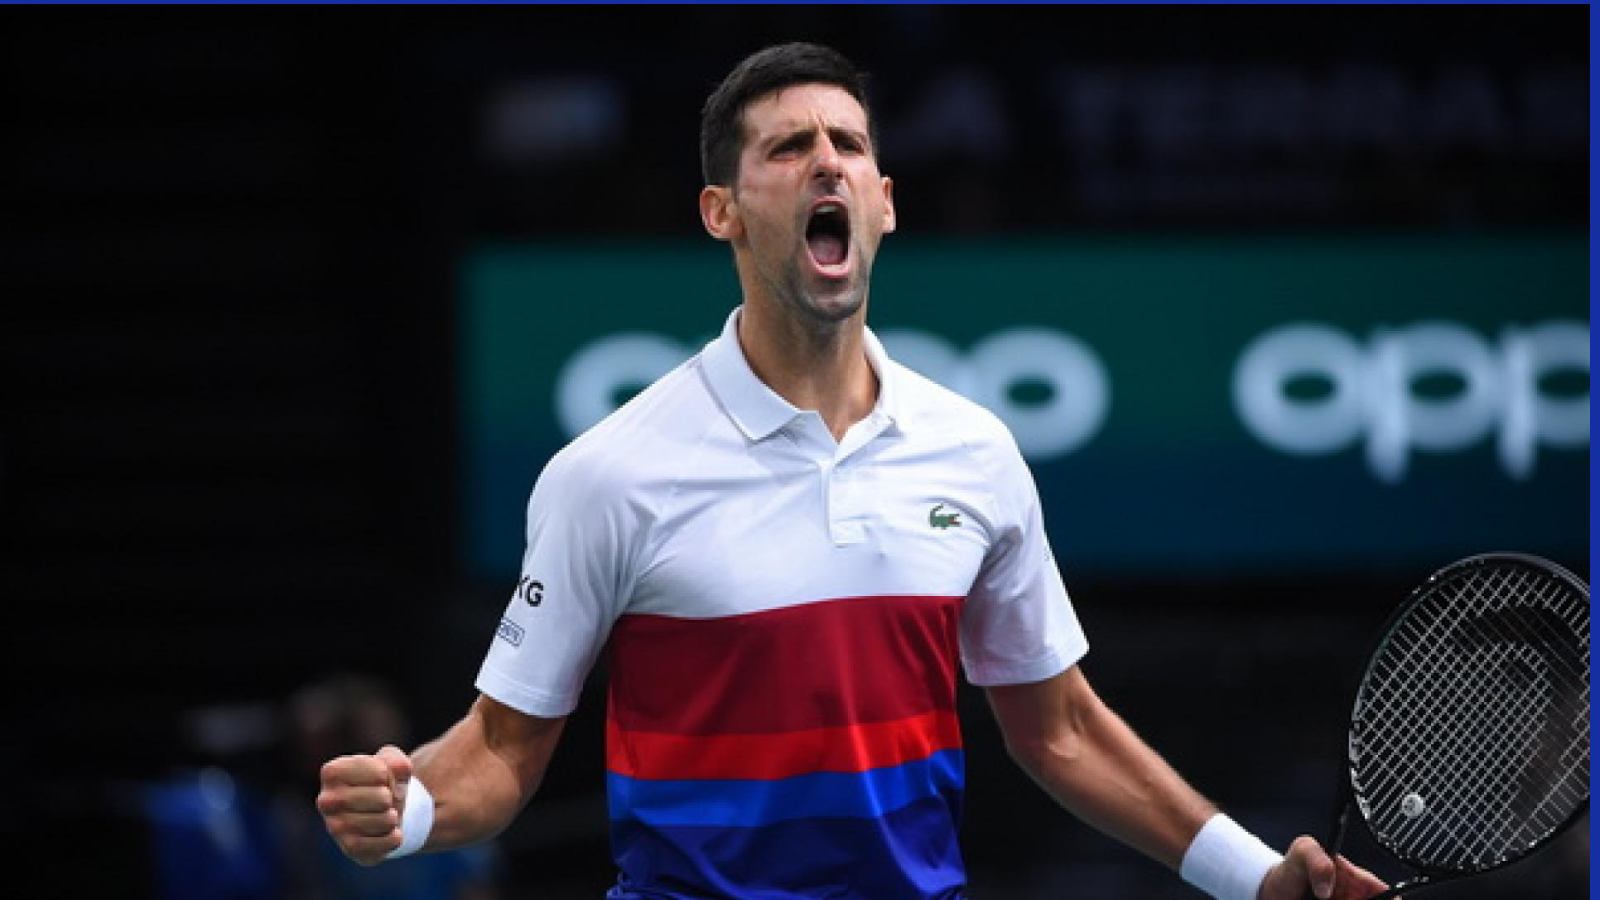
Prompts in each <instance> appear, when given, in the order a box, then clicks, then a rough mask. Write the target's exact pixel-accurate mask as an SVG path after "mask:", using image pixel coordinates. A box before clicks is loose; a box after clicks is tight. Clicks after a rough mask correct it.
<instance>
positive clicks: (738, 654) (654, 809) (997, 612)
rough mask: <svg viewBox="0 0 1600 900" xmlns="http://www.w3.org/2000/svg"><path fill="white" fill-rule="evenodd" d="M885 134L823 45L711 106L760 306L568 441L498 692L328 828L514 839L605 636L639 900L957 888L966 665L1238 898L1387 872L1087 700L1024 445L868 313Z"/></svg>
mask: <svg viewBox="0 0 1600 900" xmlns="http://www.w3.org/2000/svg"><path fill="white" fill-rule="evenodd" d="M875 148H876V143H875V141H874V138H873V131H872V127H871V120H870V116H869V113H868V111H867V108H866V99H865V94H864V91H863V85H862V78H861V76H860V75H859V74H858V73H857V72H856V71H855V69H854V68H853V67H852V66H851V64H850V63H849V62H848V61H846V60H845V59H844V58H843V57H841V56H840V55H838V54H837V53H835V52H833V51H832V50H828V49H826V48H822V47H817V46H813V45H806V44H790V45H785V46H779V47H773V48H769V49H766V50H763V51H761V52H759V53H756V54H754V55H753V56H751V57H749V58H748V59H746V60H744V61H743V62H742V63H740V64H739V66H738V67H737V68H735V69H734V70H733V72H732V73H730V74H729V75H728V77H727V79H726V80H725V81H724V82H723V83H722V85H721V86H720V87H718V88H717V90H716V91H715V92H714V93H713V94H712V95H711V97H710V98H709V99H708V101H707V102H706V105H705V109H704V111H703V113H702V119H701V159H702V166H703V168H704V175H705V180H706V187H705V188H704V190H703V191H702V192H701V194H700V215H701V219H702V221H703V222H704V224H705V228H706V230H707V231H708V232H710V233H711V235H712V236H713V237H715V238H716V239H718V240H722V241H726V242H727V243H728V244H729V245H730V246H731V247H732V249H733V257H734V263H735V266H736V268H737V270H738V275H739V283H740V287H741V290H742V293H743V301H744V302H743V304H742V305H741V306H740V307H738V308H737V309H736V310H734V312H733V313H732V314H731V315H730V316H729V317H728V319H727V323H726V326H725V328H724V329H723V332H722V335H721V336H720V337H718V338H717V339H716V340H713V341H712V342H711V343H710V344H708V345H707V346H706V348H705V349H704V351H702V352H701V353H700V354H698V355H697V356H695V357H694V358H693V359H691V360H689V361H688V362H686V363H684V364H683V365H682V366H680V367H679V368H677V369H676V370H674V371H672V372H670V373H669V374H667V375H666V376H664V377H663V378H662V379H661V380H660V381H658V382H657V383H656V384H654V385H653V386H651V387H650V388H648V389H647V390H645V391H644V392H642V393H641V394H640V395H639V396H638V397H636V398H634V399H633V400H632V401H631V402H629V403H628V404H627V405H625V406H624V407H623V408H621V409H620V410H618V411H617V412H616V413H615V414H613V415H612V416H610V417H609V418H607V419H606V420H605V421H603V422H601V423H600V424H599V425H597V426H596V427H595V428H593V429H592V430H590V431H589V432H587V433H585V434H584V435H582V436H580V437H579V438H577V439H576V440H575V441H573V442H572V443H571V444H570V445H569V446H567V447H566V448H565V449H563V450H562V451H561V452H560V453H558V454H557V455H556V456H555V457H554V458H553V459H552V460H551V461H550V463H549V465H548V466H547V467H546V468H545V470H544V472H543V473H542V474H541V475H540V477H539V481H538V483H537V485H536V486H535V487H534V491H533V497H532V500H531V502H530V504H529V513H528V548H527V553H526V555H525V557H524V560H523V578H522V581H521V582H520V584H519V588H518V591H517V592H516V596H514V597H513V599H512V600H511V602H510V606H509V608H508V609H507V611H506V614H505V617H504V619H503V620H502V621H501V623H500V627H499V629H498V630H497V633H496V637H495V639H494V640H493V641H492V642H491V647H490V650H489V652H488V655H487V658H486V659H485V661H484V664H483V668H482V670H481V672H480V674H479V676H478V681H477V686H478V688H479V689H480V691H481V692H482V696H480V697H479V699H478V700H477V701H476V702H475V703H474V704H473V706H472V709H471V710H470V711H469V712H468V713H467V715H466V717H465V718H464V719H462V721H461V722H459V723H458V724H456V725H455V726H453V727H452V728H451V729H450V730H449V731H448V732H446V733H445V734H444V736H442V737H441V738H439V739H438V740H436V741H434V742H432V743H430V744H428V745H426V746H424V747H422V748H420V749H418V750H417V751H416V752H415V753H414V754H412V755H407V754H406V753H404V752H402V751H401V750H399V749H397V748H395V747H392V746H390V747H384V748H382V749H380V750H379V751H378V752H377V754H376V755H373V756H345V757H340V758H338V759H335V760H333V761H331V762H329V763H328V764H327V765H326V766H324V768H323V771H322V792H321V794H320V796H319V797H318V800H317V805H318V808H319V809H320V810H321V811H322V813H323V815H324V817H325V818H326V822H327V826H328V829H329V830H330V831H331V832H332V833H333V835H334V837H335V838H337V839H338V841H339V843H340V845H341V846H342V847H343V848H344V851H345V852H346V853H347V854H349V855H350V857H351V858H353V859H355V860H356V861H358V862H361V863H366V864H373V863H377V862H380V861H381V860H383V859H386V858H389V857H392V856H396V855H401V854H406V853H411V852H414V851H417V850H421V849H428V850H433V849H440V848H446V847H457V846H460V845H462V844H467V843H470V842H473V841H478V840H482V839H484V838H487V837H489V836H491V835H493V834H496V833H497V832H499V831H500V830H501V829H503V828H505V827H506V825H507V824H508V823H509V822H510V821H511V820H512V818H513V817H514V816H515V815H516V814H517V812H518V811H519V810H520V809H521V808H522V806H523V805H524V804H525V803H527V802H528V799H529V798H530V797H532V796H533V794H534V792H535V790H536V789H537V788H538V786H539V781H540V779H541V777H542V776H543V774H544V772H545V767H546V764H547V763H548V762H549V760H550V757H551V754H552V753H553V752H554V750H555V747H556V743H557V740H558V739H559V737H560V735H561V730H562V724H563V721H564V717H565V716H566V715H568V714H569V713H570V712H571V711H572V709H573V707H574V706H575V705H576V703H577V701H578V694H579V689H580V688H581V686H582V684H583V681H584V678H585V676H586V675H587V673H588V672H589V669H590V667H591V665H592V664H593V662H594V660H595V658H596V656H597V655H598V654H599V653H600V652H601V650H602V647H605V648H606V649H607V651H608V652H609V654H610V671H611V677H610V684H609V696H608V713H607V735H606V741H607V751H606V762H607V769H608V775H607V778H608V793H609V806H610V817H611V824H612V844H613V853H614V856H615V859H616V862H617V866H618V869H619V876H618V880H617V883H616V886H615V887H614V888H613V889H612V890H611V892H610V896H612V897H623V898H642V897H652V898H655V897H737V898H745V897H768V898H776V897H824V896H827V897H864V898H874V900H880V898H882V900H887V898H912V897H918V898H920V897H960V896H963V894H964V891H965V884H966V875H965V870H964V867H963V863H962V858H961V853H960V850H959V848H958V847H957V843H956V832H957V824H958V820H959V817H960V810H961V798H962V789H963V768H962V760H963V756H962V751H961V733H960V727H959V724H958V723H957V721H956V716H955V699H956V698H955V692H956V681H955V679H956V669H957V667H958V665H959V666H960V667H961V668H963V669H964V670H965V673H966V676H967V678H968V679H969V680H971V681H972V682H973V683H975V684H978V685H981V686H983V687H985V688H987V689H988V693H989V698H990V701H991V703H992V706H993V708H994V712H995V715H996V716H997V718H998V720H999V723H1000V726H1001V729H1002V730H1003V732H1004V735H1005V739H1006V743H1007V746H1008V747H1009V748H1010V751H1011V753H1012V755H1013V756H1014V757H1015V759H1016V760H1017V762H1018V763H1019V764H1021V765H1022V767H1023V768H1024V769H1026V770H1027V771H1028V773H1029V774H1030V775H1031V776H1032V777H1033V778H1034V779H1035V780H1036V781H1037V782H1038V783H1039V784H1040V785H1041V786H1042V787H1043V788H1044V789H1045V790H1046V791H1048V792H1049V793H1050V795H1051V796H1053V797H1054V798H1056V799H1057V800H1058V801H1059V802H1060V803H1061V804H1062V805H1063V806H1065V807H1067V809H1069V810H1071V811H1072V812H1073V813H1075V814H1077V815H1079V816H1081V817H1082V818H1084V819H1085V820H1087V821H1088V822H1090V823H1091V824H1093V825H1095V826H1096V827H1098V828H1100V829H1102V830H1104V831H1106V832H1107V833H1109V834H1111V835H1113V836H1115V837H1117V838H1119V839H1121V840H1123V841H1126V842H1128V843H1129V844H1132V845H1133V846H1135V847H1137V848H1139V849H1140V850H1142V851H1144V852H1145V853H1148V854H1149V855H1150V856H1152V857H1154V858H1156V859H1157V860H1159V861H1161V862H1162V863H1165V864H1166V865H1168V866H1170V867H1172V868H1174V869H1178V870H1179V871H1180V872H1181V874H1182V875H1183V877H1185V878H1186V879H1188V880H1189V881H1191V882H1192V883H1194V884H1195V885H1197V886H1198V887H1200V888H1201V889H1203V890H1205V891H1207V892H1209V893H1211V894H1212V895H1213V896H1215V897H1219V898H1226V900H1256V898H1258V897H1259V898H1265V900H1301V898H1302V897H1303V896H1304V894H1305V892H1306V891H1307V889H1308V888H1309V889H1310V890H1311V892H1312V893H1314V894H1315V895H1316V896H1317V897H1340V898H1355V897H1365V896H1370V895H1371V894H1373V893H1374V892H1376V891H1378V890H1380V889H1381V888H1382V884H1381V883H1380V882H1379V881H1378V880H1377V879H1375V878H1374V877H1373V876H1371V875H1370V874H1368V873H1366V872H1364V871H1362V870H1360V869H1358V868H1355V867H1354V866H1352V865H1350V864H1349V863H1348V862H1345V861H1343V860H1339V861H1337V862H1335V861H1334V860H1331V859H1329V858H1328V856H1327V855H1326V854H1324V853H1323V851H1322V850H1321V848H1320V847H1319V846H1318V845H1317V843H1316V842H1315V841H1313V840H1311V839H1310V838H1301V839H1299V840H1297V841H1296V842H1295V843H1294V844H1293V845H1292V846H1291V847H1290V848H1289V853H1288V855H1287V856H1286V857H1282V856H1279V855H1278V854H1277V853H1275V852H1274V851H1272V850H1271V849H1269V848H1268V847H1267V846H1266V845H1264V844H1263V843H1262V842H1261V841H1259V840H1257V839H1256V838H1255V837H1253V836H1251V835H1250V834H1249V833H1247V832H1246V831H1244V830H1243V829H1241V828H1240V827H1239V826H1238V825H1236V824H1234V822H1233V821H1232V820H1230V819H1229V818H1228V817H1227V816H1225V815H1223V814H1221V813H1219V812H1218V811H1217V809H1216V807H1215V806H1213V805H1212V804H1211V803H1210V802H1209V801H1207V800H1206V799H1205V798H1204V797H1202V796H1200V795H1199V794H1198V793H1196V792H1195V791H1194V790H1193V789H1192V788H1190V787H1189V786H1188V785H1187V784H1185V783H1184V781H1183V780H1182V779H1181V778H1180V777H1179V776H1178V775H1177V773H1175V772H1174V771H1173V770H1172V769H1171V768H1170V767H1168V766H1167V765H1166V763H1165V762H1163V761H1162V759H1161V758H1160V757H1159V756H1157V755H1156V754H1155V753H1154V752H1153V751H1152V750H1151V749H1150V748H1149V747H1147V746H1146V745H1145V744H1144V743H1143V742H1142V741H1141V740H1140V739H1139V738H1138V737H1137V736H1136V735H1135V734H1134V733H1133V731H1132V730H1130V729H1129V728H1128V727H1127V726H1126V725H1125V724H1123V722H1122V721H1121V720H1120V719H1119V718H1118V717H1117V716H1116V715H1115V714H1114V713H1112V712H1111V711H1110V710H1109V709H1107V708H1106V707H1105V705H1104V704H1102V703H1101V701H1100V699H1099V698H1098V697H1097V696H1096V695H1095V693H1094V691H1093V690H1092V689H1091V688H1090V686H1089V683H1088V682H1087V681H1086V680H1085V679H1084V676H1083V674H1082V672H1080V671H1079V669H1078V667H1077V662H1078V661H1079V659H1080V658H1081V657H1082V656H1083V655H1084V653H1085V652H1086V651H1087V649H1088V642H1087V640H1086V639H1085V637H1084V634H1083V632H1082V630H1081V629H1080V627H1079V624H1078V620H1077V617H1076V615H1075V614H1074V612H1073V608H1072V605H1071V603H1070V601H1069V600H1068V598H1067V593H1066V590H1065V588H1064V587H1063V586H1062V582H1061V578H1060V575H1059V574H1058V572H1057V570H1056V567H1055V564H1054V562H1053V560H1052V557H1051V553H1050V549H1049V547H1048V545H1047V543H1046V539H1045V531H1044V526H1043V522H1042V519H1041V516H1040V509H1039V502H1038V497H1037V495H1036V493H1035V489H1034V485H1033V481H1032V478H1031V476H1030V474H1029V472H1028V470H1027V468H1026V466H1025V465H1024V463H1023V460H1022V458H1021V456H1020V454H1019V453H1018V451H1017V448H1016V445H1015V444H1014V443H1013V441H1012V439H1011V436H1010V435H1009V434H1008V433H1007V431H1006V429H1005V427H1004V426H1003V425H1002V424H1001V423H1000V422H999V420H998V419H996V418H995V417H994V416H993V415H991V414H989V413H988V412H986V411H985V410H983V409H982V408H980V407H978V406H976V405H974V404H972V403H970V402H968V401H966V400H964V399H962V398H961V397H959V396H957V395H956V394H953V393H951V392H949V391H947V390H945V389H943V388H941V387H939V386H937V385H935V384H933V383H932V382H930V381H928V380H926V379H924V378H921V377H919V376H918V375H916V374H914V373H912V372H911V371H909V370H907V369H905V368H903V367H901V366H899V365H898V364H896V363H894V362H893V361H892V360H890V359H888V358H887V357H886V356H885V355H884V352H883V348H882V346H881V345H880V344H879V343H878V341H877V340H876V339H875V338H874V337H873V335H872V333H871V332H870V331H868V330H867V328H866V325H865V318H866V311H867V294H868V287H869V284H870V279H871V272H872V262H873V257H874V255H875V253H876V252H877V249H878V243H879V241H880V239H881V238H882V236H883V235H884V234H885V233H887V232H890V231H893V230H894V226H895V212H894V202H893V192H892V185H891V183H890V180H889V179H888V178H886V177H884V176H883V175H881V174H880V172H879V171H878V163H877V158H876V155H875ZM974 301H975V302H981V298H974Z"/></svg>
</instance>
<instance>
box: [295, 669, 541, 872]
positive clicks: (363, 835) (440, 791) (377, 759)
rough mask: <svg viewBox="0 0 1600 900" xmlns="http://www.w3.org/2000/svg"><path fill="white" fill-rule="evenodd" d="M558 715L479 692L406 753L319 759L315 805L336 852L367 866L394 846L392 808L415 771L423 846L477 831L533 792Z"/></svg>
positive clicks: (454, 843) (507, 817) (484, 832)
mask: <svg viewBox="0 0 1600 900" xmlns="http://www.w3.org/2000/svg"><path fill="white" fill-rule="evenodd" d="M565 724H566V719H565V718H541V717H538V716H530V715H526V714H524V713H521V712H518V711H517V710H515V709H512V708H511V707H509V706H506V705H504V704H502V703H500V702H498V701H496V700H494V699H492V698H490V697H487V696H482V695H480V696H479V697H478V699H477V701H476V702H475V703H473V705H472V709H471V710H469V711H468V712H467V715H466V717H465V718H463V719H462V720H461V721H460V722H457V723H456V724H455V725H453V726H451V728H450V730H449V731H446V732H445V733H444V735H443V736H441V737H440V738H439V739H437V740H435V741H433V742H431V743H429V744H427V745H425V746H423V747H420V748H418V749H417V751H416V752H415V753H414V754H412V755H411V756H407V755H406V754H405V753H404V752H402V751H401V750H399V749H398V748H395V747H392V746H390V747H384V748H383V749H381V750H379V751H378V752H377V753H376V754H373V755H370V756H369V755H356V756H341V757H339V758H338V759H335V760H332V761H330V762H328V763H327V764H326V765H324V766H323V767H322V792H321V793H320V794H318V795H317V809H318V810H319V811H320V812H321V813H322V817H323V821H324V823H325V824H326V825H327V827H328V832H329V834H331V835H333V838H334V840H335V841H337V842H338V844H339V848H340V849H341V850H343V851H344V852H345V855H347V856H349V857H350V858H351V859H353V860H355V861H356V862H358V863H361V864H362V865H368V866H370V865H376V864H377V863H379V862H382V861H383V859H384V858H385V856H387V855H388V854H389V853H390V852H391V851H393V850H394V849H395V848H397V847H399V846H400V843H401V841H402V839H403V837H404V836H403V834H402V829H401V817H402V812H403V811H404V809H405V803H406V796H407V794H408V792H409V791H410V790H411V789H412V787H413V779H416V780H420V781H421V782H422V783H423V784H424V785H425V786H426V788H427V791H428V793H430V794H432V796H433V827H432V829H431V830H429V832H428V838H427V842H426V843H425V844H424V845H423V846H424V849H428V850H443V849H448V848H451V847H460V846H463V845H466V844H471V843H476V842H478V841H483V840H487V839H488V838H491V837H494V836H495V835H497V834H499V833H500V832H501V831H502V830H504V829H505V827H506V826H507V825H509V824H511V820H512V819H513V818H514V817H515V816H516V814H517V813H518V812H519V811H521V809H522V807H523V806H525V805H526V804H527V802H528V800H529V799H530V798H532V797H533V794H534V791H535V790H537V789H538V787H539V782H540V781H541V780H542V779H543V778H544V773H545V769H546V768H547V767H548V766H549V765H550V757H551V755H552V754H553V753H554V752H555V748H556V743H557V742H558V741H559V740H560V738H561V729H562V727H563V726H564V725H565Z"/></svg>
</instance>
